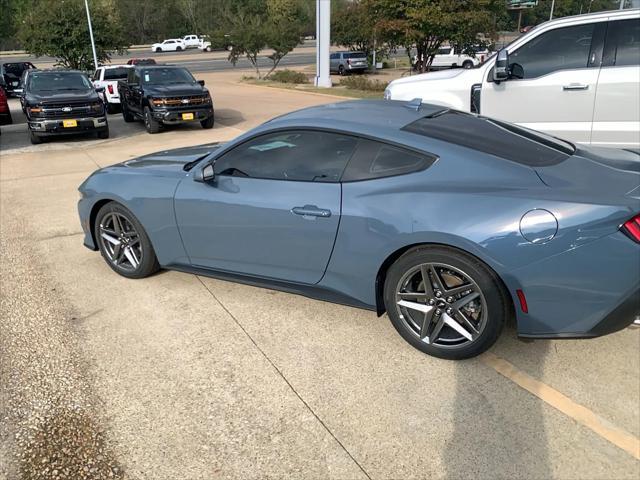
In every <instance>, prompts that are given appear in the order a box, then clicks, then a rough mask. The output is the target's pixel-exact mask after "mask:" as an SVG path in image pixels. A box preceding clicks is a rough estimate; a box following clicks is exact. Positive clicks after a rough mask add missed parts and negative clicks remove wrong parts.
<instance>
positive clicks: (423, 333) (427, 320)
mask: <svg viewBox="0 0 640 480" xmlns="http://www.w3.org/2000/svg"><path fill="white" fill-rule="evenodd" d="M434 313H435V312H434V310H433V307H431V310H429V311H428V312H424V318H423V319H422V328H421V329H420V337H421V338H423V339H425V338H426V339H427V341H429V338H428V337H429V327H430V326H431V322H432V321H433V314H434Z"/></svg>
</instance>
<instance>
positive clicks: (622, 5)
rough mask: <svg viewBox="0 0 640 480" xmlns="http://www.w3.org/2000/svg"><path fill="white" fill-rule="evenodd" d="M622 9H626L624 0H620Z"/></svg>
mask: <svg viewBox="0 0 640 480" xmlns="http://www.w3.org/2000/svg"><path fill="white" fill-rule="evenodd" d="M620 10H624V0H620Z"/></svg>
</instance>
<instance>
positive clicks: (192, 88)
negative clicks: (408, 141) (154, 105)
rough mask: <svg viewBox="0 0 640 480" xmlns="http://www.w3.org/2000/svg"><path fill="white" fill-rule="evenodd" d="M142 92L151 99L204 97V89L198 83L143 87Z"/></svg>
mask: <svg viewBox="0 0 640 480" xmlns="http://www.w3.org/2000/svg"><path fill="white" fill-rule="evenodd" d="M144 91H145V93H146V94H148V95H151V96H152V97H153V96H158V97H179V96H182V95H204V93H205V92H206V89H205V88H204V87H202V85H200V84H199V83H195V84H194V83H176V84H171V85H145V87H144Z"/></svg>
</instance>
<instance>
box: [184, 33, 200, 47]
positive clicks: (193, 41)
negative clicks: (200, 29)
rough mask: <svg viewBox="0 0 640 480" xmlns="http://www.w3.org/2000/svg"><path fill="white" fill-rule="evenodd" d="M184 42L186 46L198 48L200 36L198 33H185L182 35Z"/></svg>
mask: <svg viewBox="0 0 640 480" xmlns="http://www.w3.org/2000/svg"><path fill="white" fill-rule="evenodd" d="M182 43H184V46H185V47H186V48H198V47H199V46H200V38H199V37H198V36H197V35H185V36H184V37H182Z"/></svg>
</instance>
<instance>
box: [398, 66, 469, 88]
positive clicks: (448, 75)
mask: <svg viewBox="0 0 640 480" xmlns="http://www.w3.org/2000/svg"><path fill="white" fill-rule="evenodd" d="M476 73H477V72H476V70H474V69H462V68H451V69H447V70H439V71H437V72H427V73H421V74H420V75H412V76H410V77H403V78H398V79H397V80H394V81H393V82H391V84H392V85H407V84H411V83H420V82H425V81H436V80H445V81H446V80H451V79H452V78H456V77H459V76H461V75H462V76H463V77H473V76H474V74H476Z"/></svg>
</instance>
